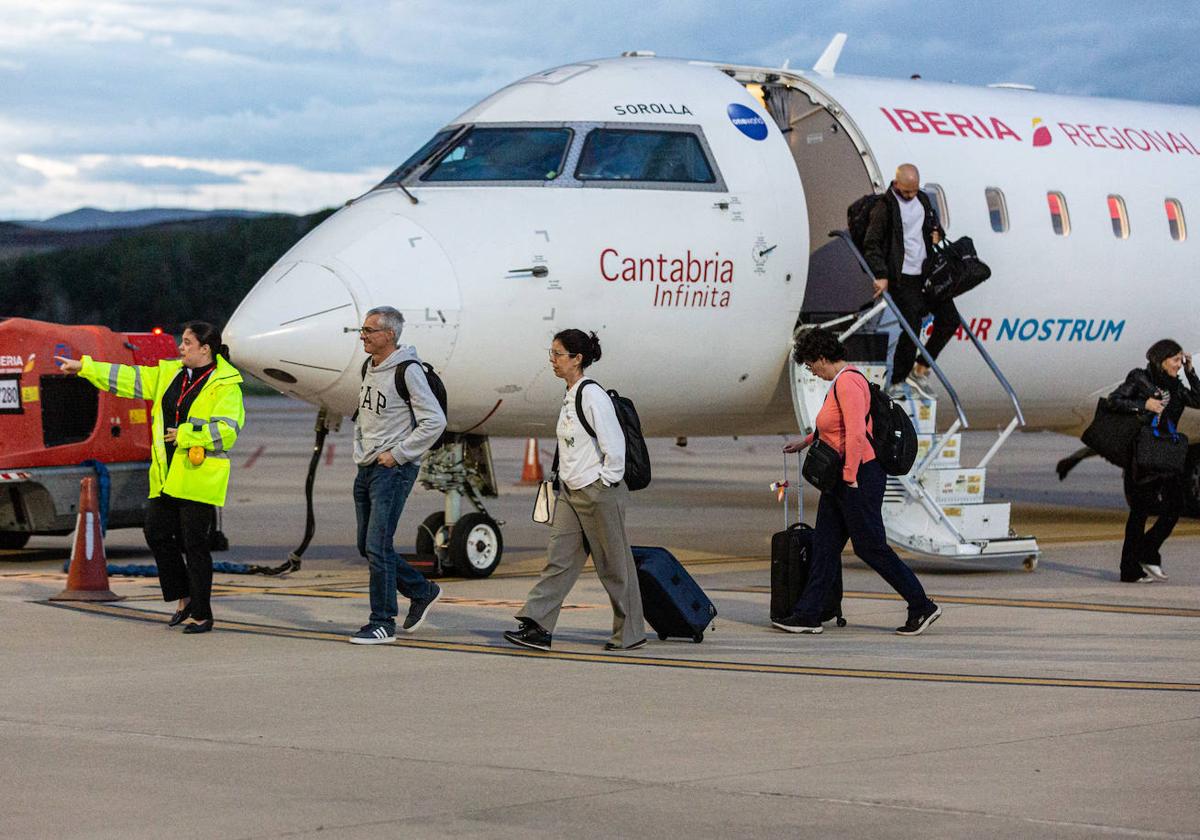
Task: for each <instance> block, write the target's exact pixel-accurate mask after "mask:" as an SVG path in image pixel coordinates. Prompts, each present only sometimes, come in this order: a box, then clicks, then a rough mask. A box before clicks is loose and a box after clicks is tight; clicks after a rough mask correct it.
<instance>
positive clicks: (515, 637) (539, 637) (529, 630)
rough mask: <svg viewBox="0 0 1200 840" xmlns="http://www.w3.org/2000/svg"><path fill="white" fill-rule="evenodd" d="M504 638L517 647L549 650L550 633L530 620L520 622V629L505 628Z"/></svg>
mask: <svg viewBox="0 0 1200 840" xmlns="http://www.w3.org/2000/svg"><path fill="white" fill-rule="evenodd" d="M504 638H506V639H508V640H509V641H510V642H512V643H513V644H514V645H516V646H517V647H524V648H533V649H534V650H550V634H549V633H547V632H546V631H545V630H543V629H542V628H541V627H539V626H538V625H536V624H534V623H533V622H531V621H527V622H525V623H524V624H522V625H521V629H520V630H505V631H504Z"/></svg>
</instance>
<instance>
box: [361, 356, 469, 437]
mask: <svg viewBox="0 0 1200 840" xmlns="http://www.w3.org/2000/svg"><path fill="white" fill-rule="evenodd" d="M369 364H371V357H370V356H368V357H367V359H366V361H364V362H363V363H362V370H360V371H359V376H360V377H362V378H363V379H366V378H367V365H369ZM409 365H420V366H421V368H422V369H423V370H424V371H425V379H426V380H427V381H428V382H429V390H430V391H432V392H433V396H434V399H436V400H437V402H438V405H440V406H441V407H442V414H443V416H446V417H449V415H448V414H447V413H446V406H447V405H448V403H449V399H448V397H447V395H446V383H445V382H443V381H442V377H440V376H438V374H437V371H436V370H434V369H433V366H432V365H431V364H429V362H422V361H420V360H419V359H407V360H405V361H403V362H401V363H400V364H398V365H396V393H398V394H399V395H400V399H402V400H404V403H405V405H407V406H408V411H409V413H410V414H412V416H413V423H414V424H415V423H416V422H417V413H416V412H415V411H413V407H412V397H411V396H410V395H409V393H408V383H407V382H405V381H404V372H405V371H407V370H408V366H409ZM357 419H358V412H357V411H355V412H354V416H353V417H351V418H350V422H352V423H353V422H354V421H355V420H357ZM446 434H447V432H446V431H443V432H442V434H441V435H440V436H439V437H438V439H437V440H435V441H434V442H433V446H431V447H429V449H428V451H429V452H432V451H433V450H435V449H441V448H442V447H443V446H445V445H446Z"/></svg>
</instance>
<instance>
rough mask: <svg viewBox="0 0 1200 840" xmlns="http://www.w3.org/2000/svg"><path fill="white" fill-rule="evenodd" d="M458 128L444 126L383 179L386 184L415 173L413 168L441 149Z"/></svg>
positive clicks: (401, 179)
mask: <svg viewBox="0 0 1200 840" xmlns="http://www.w3.org/2000/svg"><path fill="white" fill-rule="evenodd" d="M457 131H458V128H444V129H442V130H441V131H439V132H438V133H437V134H435V135H433V137H432V138H431V139H430V140H429V142H427V143H426V144H425V145H424V146H422V147H421V148H419V149H417V151H416V152H414V153H413V155H412V156H411V157H410V158H409V159H408V160H406V161H404V163H402V164H400V166H399V167H397V169H396V171H395V172H393V173H392V174H391V175H389V176H387V177H386V178H384V179H383V183H385V184H395V183H398V182H400V181H403V180H404V179H405V178H407V177H408V176H409V175H411V174H412V173H413V170H414V169H416V168H417V167H418V166H420V165H421V164H422V163H424V162H425V161H427V160H429V158H430V157H431V156H432V155H433V153H434V152H436V151H438V150H440V149H441V147H442V144H443V143H445V142H446V141H448V140H449V139H450V138H451V137H453V136H454V133H455V132H457Z"/></svg>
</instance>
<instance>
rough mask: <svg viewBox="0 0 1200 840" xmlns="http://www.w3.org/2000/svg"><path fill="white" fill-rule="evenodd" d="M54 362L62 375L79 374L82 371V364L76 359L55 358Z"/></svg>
mask: <svg viewBox="0 0 1200 840" xmlns="http://www.w3.org/2000/svg"><path fill="white" fill-rule="evenodd" d="M54 361H56V362H58V366H59V369H60V370H62V372H63V373H79V371H81V370H83V362H81V361H79V360H78V359H68V358H67V357H66V356H55V357H54Z"/></svg>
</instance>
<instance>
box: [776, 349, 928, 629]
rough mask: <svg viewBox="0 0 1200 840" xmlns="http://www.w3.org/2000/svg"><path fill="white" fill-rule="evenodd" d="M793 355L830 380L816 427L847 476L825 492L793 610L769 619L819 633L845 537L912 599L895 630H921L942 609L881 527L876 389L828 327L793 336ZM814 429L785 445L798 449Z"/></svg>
mask: <svg viewBox="0 0 1200 840" xmlns="http://www.w3.org/2000/svg"><path fill="white" fill-rule="evenodd" d="M794 357H795V359H796V361H797V362H799V363H800V364H803V365H805V366H807V367H808V369H809V370H811V371H812V372H813V373H814V374H816V375H817V376H818V377H820V378H821V379H824V380H825V381H826V382H831V384H830V386H829V393H828V394H826V395H825V402H824V404H823V405H822V406H821V410H820V411H819V412H818V413H817V423H816V426H817V433H818V434H819V436H820V439H821V440H822V441H824V442H825V443H827V444H828V445H829V446H832V447H833V448H834V449H835V450H837V453H838V454H839V455H840V456H841V457H842V480H841V481H839V482H838V484H837V487H836V488H835V489H834V490H832V491H830V492H826V493H822V494H821V502H820V504H819V505H818V507H817V524H816V528H815V530H814V533H813V558H812V570H811V572H810V573H809V577H808V584H807V585H806V586H805V587H804V592H803V593H801V595H800V600H799V601H798V602H797V603H796V606H795V607H793V608H792V614H791V615H790V616H787V617H785V618H782V619H779V620H778V621H772V622H771V623H772V624H773V625H775V626H776V627H778V628H779V629H780V630H786V631H787V632H789V633H820V632H821V610H822V607H823V606H824V605H825V603H826V599H827V598H828V594H829V587H830V586H831V585H832V584H833V582H834V580H835V577H836V574H837V567H838V564H839V563H841V562H842V549H843V548H845V547H846V540H847V538H849V539H850V541H851V543H852V544H853V546H854V553H855V554H857V555H858V557H859V559H861V560H862V561H863V562H864V563H866V564H867V565H868V566H870V567H871V568H872V569H874V570H875V571H876V572H877V573H878V574H879V576H880V577H882V578H883V579H884V580H885V581H887V582H888V585H890V586H891V587H892V588H893V589H895V590H896V591H897V592H898V593H900V595H901V596H902V597H903V598H904V600H905V601H907V602H908V621H906V622H905V623H904V625H903V626H902V627H897V628H896V632H897V633H898V634H900V635H901V636H917V635H920V634H921V633H924V632H925V630H926V629H927V628H928V627H929V625H930V624H933V622H935V621H937V619H938V616H940V615H941V614H942V610H941V608H940V607H939V606H938V605H937V604H935V603H933V601H931V600H929V596H928V595H926V594H925V589H924V588H923V587H922V586H921V582H920V581H919V580H917V576H916V575H914V574H913V572H912V569H910V568H909V567H908V566H907V565H905V563H904V561H903V560H901V559H900V558H899V557H898V556H896V552H895V551H893V550H892V547H891V546H890V545H888V542H887V534H886V532H885V531H884V527H883V491H884V488H885V487H886V485H887V474H886V473H885V472H884V471H883V467H881V466H880V465H879V462H878V461H877V460H876V459H875V450H874V448H873V447H872V446H871V440H870V434H871V416H870V410H871V391H870V386H869V385H868V384H867V379H866V377H865V376H863V375H862V374H861V373H859V371H858V369H857V368H855V367H853V366H851V365H848V364H846V361H845V359H846V348H845V347H844V346H843V345H842V342H840V341H839V340H838V338H837V336H836V335H834V334H833V333H832V332H830V331H829V330H825V329H820V328H818V329H814V330H810V331H809V332H806V333H804V334H803V335H802V336H800V338H798V339H797V340H796V346H795V350H794ZM812 442H813V435H809V436H808V437H807V438H805V439H804V440H803V441H793V442H791V443H789V444H787V445H786V446H784V448H783V451H784V452H799V451H800V450H801V449H804V448H805V447H807V446H808V445H809V444H811V443H812Z"/></svg>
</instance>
